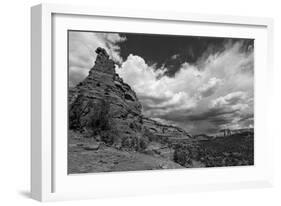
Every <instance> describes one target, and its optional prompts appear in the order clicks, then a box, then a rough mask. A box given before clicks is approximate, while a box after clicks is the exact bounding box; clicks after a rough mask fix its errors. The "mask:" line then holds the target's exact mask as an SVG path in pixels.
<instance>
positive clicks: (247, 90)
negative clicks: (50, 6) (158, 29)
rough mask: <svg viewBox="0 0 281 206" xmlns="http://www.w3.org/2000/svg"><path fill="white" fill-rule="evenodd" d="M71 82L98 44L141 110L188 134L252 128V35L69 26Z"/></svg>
mask: <svg viewBox="0 0 281 206" xmlns="http://www.w3.org/2000/svg"><path fill="white" fill-rule="evenodd" d="M68 35H69V85H70V86H71V87H73V86H75V85H76V84H77V83H79V82H80V81H82V80H83V79H84V78H85V77H86V76H87V75H88V72H89V69H90V68H91V67H92V66H93V64H94V61H95V58H96V54H95V49H96V48H97V47H103V48H105V49H106V50H107V51H108V53H109V55H110V57H111V58H112V59H113V60H115V62H116V72H117V73H119V75H120V76H121V77H122V78H123V80H124V81H125V82H126V83H128V84H129V85H130V86H131V87H132V88H133V89H134V90H135V92H136V93H137V96H138V98H139V100H140V101H141V103H142V105H143V113H144V114H145V115H146V116H148V117H151V118H154V119H156V120H158V121H160V122H162V123H166V124H174V125H177V126H180V127H182V128H184V129H185V130H187V131H188V132H190V133H191V134H199V133H207V134H215V133H217V132H218V130H220V129H223V128H230V129H238V128H245V127H253V110H254V109H253V107H254V102H253V98H254V96H253V95H254V91H253V90H254V40H251V39H230V38H213V37H212V38H211V37H192V36H171V35H148V34H124V33H99V32H81V31H69V34H68Z"/></svg>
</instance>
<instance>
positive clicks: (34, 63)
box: [31, 4, 273, 201]
mask: <svg viewBox="0 0 281 206" xmlns="http://www.w3.org/2000/svg"><path fill="white" fill-rule="evenodd" d="M53 14H70V15H94V16H107V17H112V18H116V17H119V18H120V17H122V18H140V19H157V20H167V21H169V20H177V21H192V22H205V23H219V24H233V25H237V24H238V25H255V26H264V27H266V28H267V34H268V40H267V41H268V54H267V60H268V62H267V64H268V67H267V68H268V73H269V78H272V77H273V20H272V19H269V18H259V17H237V16H222V15H202V14H190V13H177V12H169V15H167V12H159V11H157V12H154V11H140V10H132V9H130V10H126V9H118V10H116V9H111V8H93V7H88V6H85V7H82V6H70V5H67V6H66V5H58V4H40V5H37V6H34V7H32V8H31V197H32V198H34V199H36V200H39V201H50V200H67V199H73V197H71V195H69V194H56V193H53V192H51V191H52V181H54V179H53V174H52V171H53V170H52V161H53V152H52V126H53V125H52V115H51V114H52V112H53V109H52V108H53V107H52V105H53V103H52V93H53V89H54V88H53V80H52V44H51V43H52V15H53ZM268 82H270V81H268ZM268 139H269V140H268V141H269V142H270V144H271V145H270V146H271V147H272V148H273V144H272V141H273V137H271V136H270V137H268ZM271 164H272V163H271ZM272 173H273V171H272ZM272 185H273V175H271V177H268V179H264V180H261V181H259V182H240V183H237V184H232V185H229V184H227V183H225V184H224V183H223V184H222V183H220V184H215V185H201V186H199V187H197V188H194V189H195V190H196V191H205V190H213V189H228V188H229V189H235V188H245V187H247V188H248V187H265V186H272ZM179 187H181V189H182V190H184V191H192V190H191V188H187V187H186V188H185V187H182V185H181V186H179ZM93 197H95V195H94V194H93V195H92V196H89V197H88V196H87V197H85V196H83V195H81V198H93Z"/></svg>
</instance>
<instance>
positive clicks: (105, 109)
mask: <svg viewBox="0 0 281 206" xmlns="http://www.w3.org/2000/svg"><path fill="white" fill-rule="evenodd" d="M109 109H110V105H109V103H108V102H106V101H105V100H100V101H99V102H97V103H95V104H93V106H92V108H91V114H90V115H89V117H88V121H87V127H88V128H89V129H90V130H91V131H92V135H97V134H101V131H106V130H109V129H110V125H109Z"/></svg>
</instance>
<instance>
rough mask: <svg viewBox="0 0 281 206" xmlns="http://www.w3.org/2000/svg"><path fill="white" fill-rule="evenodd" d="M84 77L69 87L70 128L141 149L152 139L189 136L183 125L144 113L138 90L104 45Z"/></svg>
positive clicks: (122, 145)
mask: <svg viewBox="0 0 281 206" xmlns="http://www.w3.org/2000/svg"><path fill="white" fill-rule="evenodd" d="M96 53H97V58H96V61H95V65H94V66H93V68H92V69H91V70H90V72H89V75H88V76H87V77H86V79H85V80H84V81H82V82H81V83H79V84H78V85H77V86H76V87H75V88H71V89H69V96H68V98H69V100H68V101H69V128H70V129H71V130H78V131H80V132H82V133H85V135H86V136H89V137H94V138H97V139H100V140H102V141H104V142H106V143H108V144H112V145H115V146H116V147H120V148H121V147H122V148H124V147H125V148H130V149H133V150H142V149H145V148H146V145H147V143H148V142H150V141H159V142H166V141H168V140H169V139H186V138H189V137H190V135H189V134H188V133H187V132H186V131H184V130H183V129H181V128H178V127H175V126H168V125H163V124H160V123H159V122H156V121H154V120H152V119H149V118H146V117H144V116H143V115H142V112H141V109H142V105H141V103H140V102H139V100H138V98H137V95H136V93H135V92H134V91H133V90H132V89H131V87H130V86H129V85H128V84H126V83H125V82H124V81H123V80H122V78H120V77H119V75H118V74H117V73H116V72H115V63H114V61H113V60H111V59H110V58H109V55H108V54H107V52H106V51H105V49H103V48H97V49H96Z"/></svg>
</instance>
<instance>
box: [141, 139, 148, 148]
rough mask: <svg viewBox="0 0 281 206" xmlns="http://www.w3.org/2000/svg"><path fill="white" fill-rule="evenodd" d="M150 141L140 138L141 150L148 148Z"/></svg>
mask: <svg viewBox="0 0 281 206" xmlns="http://www.w3.org/2000/svg"><path fill="white" fill-rule="evenodd" d="M147 145H148V142H147V141H145V139H143V138H142V139H140V141H139V149H140V150H145V149H146V148H147Z"/></svg>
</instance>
